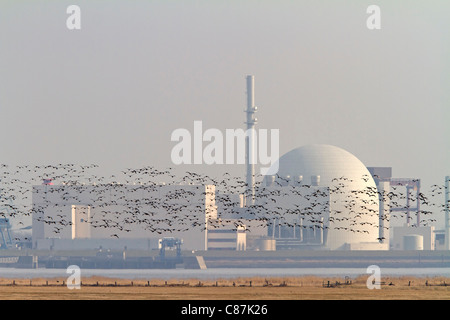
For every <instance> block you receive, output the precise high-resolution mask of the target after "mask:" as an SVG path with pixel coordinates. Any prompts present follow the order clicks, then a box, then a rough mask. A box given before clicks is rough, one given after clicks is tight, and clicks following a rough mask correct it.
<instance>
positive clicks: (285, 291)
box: [0, 277, 450, 300]
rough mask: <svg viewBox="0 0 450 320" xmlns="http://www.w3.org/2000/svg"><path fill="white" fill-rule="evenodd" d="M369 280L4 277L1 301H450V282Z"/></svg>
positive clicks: (416, 279)
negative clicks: (377, 283)
mask: <svg viewBox="0 0 450 320" xmlns="http://www.w3.org/2000/svg"><path fill="white" fill-rule="evenodd" d="M366 279H367V278H366V277H361V278H357V279H351V282H350V280H349V281H348V282H347V283H346V280H348V279H342V278H326V279H325V278H318V277H295V278H294V277H291V278H268V279H265V278H257V277H255V278H238V279H218V280H210V281H199V280H198V279H190V280H180V281H177V280H171V281H164V280H152V281H150V282H148V281H147V280H124V279H110V278H101V277H92V278H85V279H83V281H82V285H81V288H80V289H78V290H77V289H72V290H69V289H68V288H67V286H66V284H65V283H64V280H65V279H56V278H55V279H32V280H29V279H15V280H14V279H0V299H1V300H7V299H8V300H28V299H31V300H46V299H51V300H112V299H113V300H178V299H181V300H277V299H280V300H319V299H320V300H327V299H332V300H341V299H346V300H351V299H353V300H380V299H381V300H413V299H414V300H428V299H433V300H436V299H440V300H450V286H449V284H450V279H448V278H411V277H409V278H407V277H401V278H383V279H382V285H381V289H380V290H376V289H373V290H369V289H368V288H367V287H366Z"/></svg>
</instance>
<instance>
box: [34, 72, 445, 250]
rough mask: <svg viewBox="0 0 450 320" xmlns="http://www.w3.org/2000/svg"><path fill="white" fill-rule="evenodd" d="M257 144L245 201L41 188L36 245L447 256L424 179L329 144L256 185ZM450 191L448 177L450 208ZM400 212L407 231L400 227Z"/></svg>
mask: <svg viewBox="0 0 450 320" xmlns="http://www.w3.org/2000/svg"><path fill="white" fill-rule="evenodd" d="M246 84H247V107H246V109H245V114H246V120H245V124H246V127H247V132H250V133H252V132H254V128H255V125H256V124H257V119H256V117H255V115H256V113H257V107H256V106H255V97H254V94H255V79H254V76H251V75H250V76H247V78H246ZM253 139H254V137H253V135H252V134H248V135H246V141H245V142H246V143H245V146H246V174H245V179H244V180H245V188H244V190H242V192H241V193H239V194H236V193H229V194H227V193H226V192H225V193H224V192H223V191H219V190H218V189H217V186H216V185H214V184H202V183H198V182H197V183H185V184H175V185H166V184H164V183H161V184H156V183H155V184H152V185H146V184H141V185H123V184H101V185H76V184H75V185H71V184H67V185H53V184H52V183H51V181H50V180H45V181H44V183H43V184H42V185H37V186H34V187H33V217H32V218H33V225H32V246H33V248H34V249H39V250H69V249H73V250H74V249H80V250H81V249H99V248H108V249H117V250H120V249H123V248H128V249H139V250H154V249H161V244H162V243H163V242H164V239H178V241H179V242H178V243H179V245H180V246H182V249H183V250H189V251H217V250H231V251H278V250H291V251H295V250H297V251H312V250H313V251H314V250H315V251H336V250H344V251H352V250H362V251H388V250H443V249H445V250H449V209H448V205H447V206H446V207H445V230H435V228H434V227H433V226H429V225H424V223H423V221H422V220H421V215H420V213H421V208H420V202H421V197H422V196H423V195H422V194H421V192H420V187H421V186H420V179H418V178H411V179H409V178H406V179H405V178H402V179H400V178H393V177H392V168H390V167H366V166H365V164H363V163H362V162H361V161H360V160H359V159H358V158H357V157H356V156H354V155H353V154H351V153H350V152H348V151H346V150H343V149H341V148H339V147H336V146H332V145H323V144H316V145H305V146H300V147H298V148H295V149H293V150H291V151H289V152H287V153H286V154H284V155H282V156H281V157H280V158H279V159H278V161H277V162H276V163H275V164H274V166H276V168H277V169H278V170H277V171H276V170H272V172H275V171H276V174H270V175H265V176H263V177H262V178H260V177H258V175H257V174H256V173H255V172H256V171H255V164H254V163H255V162H254V158H253V157H254V149H253V146H254V143H253ZM269 172H270V170H269ZM257 177H258V179H259V180H257ZM448 182H449V177H446V193H445V194H446V200H445V201H446V202H445V203H446V204H448V201H449V200H448V193H449V190H448ZM400 189H404V190H405V191H406V193H404V200H405V201H404V202H405V203H404V204H399V201H398V200H397V199H396V198H395V197H396V195H397V194H399V192H400ZM223 199H227V201H223ZM399 213H401V215H400V216H402V218H401V219H402V220H403V222H402V223H400V225H398V223H397V225H394V224H393V223H392V222H393V220H394V216H396V215H397V216H398V215H399ZM414 216H415V217H414ZM397 220H398V219H397ZM56 221H59V223H58V224H56V223H55V222H56Z"/></svg>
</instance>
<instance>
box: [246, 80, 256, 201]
mask: <svg viewBox="0 0 450 320" xmlns="http://www.w3.org/2000/svg"><path fill="white" fill-rule="evenodd" d="M256 109H257V108H256V107H255V77H254V76H251V75H249V76H247V109H246V110H245V112H246V113H247V121H246V122H245V123H246V124H247V133H248V135H247V136H246V155H245V161H246V164H247V172H246V183H247V190H246V206H250V205H254V204H255V162H256V154H255V143H254V134H255V124H256V122H257V119H256V118H254V114H255V113H256Z"/></svg>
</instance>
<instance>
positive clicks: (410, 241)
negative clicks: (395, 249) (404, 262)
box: [403, 234, 423, 250]
mask: <svg viewBox="0 0 450 320" xmlns="http://www.w3.org/2000/svg"><path fill="white" fill-rule="evenodd" d="M403 250H423V236H422V235H419V234H408V235H405V236H403Z"/></svg>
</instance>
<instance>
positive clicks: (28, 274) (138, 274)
mask: <svg viewBox="0 0 450 320" xmlns="http://www.w3.org/2000/svg"><path fill="white" fill-rule="evenodd" d="M66 271H67V270H66V269H44V268H40V269H15V268H0V278H17V279H33V278H55V277H67V276H68V273H67V272H66ZM380 271H381V276H415V277H435V276H436V277H437V276H444V277H450V269H449V268H381V270H380ZM367 274H368V272H367V269H365V268H364V269H363V268H212V269H206V270H194V269H82V270H81V276H82V277H91V276H102V277H109V278H119V279H146V280H151V279H163V280H170V279H202V280H207V279H220V278H222V279H229V278H239V277H295V276H320V277H343V278H344V277H350V278H355V277H357V276H360V275H367Z"/></svg>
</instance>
